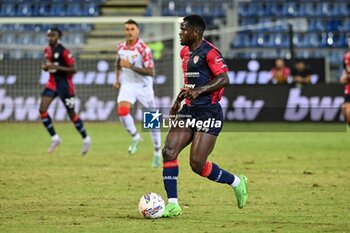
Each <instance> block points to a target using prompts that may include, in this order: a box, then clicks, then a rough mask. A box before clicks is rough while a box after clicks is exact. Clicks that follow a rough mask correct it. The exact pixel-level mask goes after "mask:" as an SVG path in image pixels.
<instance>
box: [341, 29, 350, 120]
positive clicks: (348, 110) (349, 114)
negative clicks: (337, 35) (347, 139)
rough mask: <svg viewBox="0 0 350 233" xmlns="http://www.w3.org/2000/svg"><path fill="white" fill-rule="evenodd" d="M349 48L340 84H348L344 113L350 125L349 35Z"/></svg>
mask: <svg viewBox="0 0 350 233" xmlns="http://www.w3.org/2000/svg"><path fill="white" fill-rule="evenodd" d="M348 47H349V50H348V51H347V52H346V53H344V56H343V66H344V70H343V73H342V75H341V77H340V82H341V83H345V84H346V85H345V92H344V95H345V96H344V104H343V106H342V112H343V115H344V119H345V121H346V123H347V124H348V125H350V34H349V35H348Z"/></svg>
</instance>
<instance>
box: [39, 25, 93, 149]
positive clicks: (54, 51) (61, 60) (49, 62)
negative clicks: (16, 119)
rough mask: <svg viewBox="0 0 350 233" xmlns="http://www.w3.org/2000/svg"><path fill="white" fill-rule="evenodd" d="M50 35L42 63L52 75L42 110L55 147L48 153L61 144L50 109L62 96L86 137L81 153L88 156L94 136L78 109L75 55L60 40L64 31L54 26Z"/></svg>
mask: <svg viewBox="0 0 350 233" xmlns="http://www.w3.org/2000/svg"><path fill="white" fill-rule="evenodd" d="M47 37H48V42H49V46H48V47H46V48H45V58H46V63H45V64H44V65H42V69H43V70H44V71H48V72H50V78H49V81H48V82H47V84H46V87H45V89H44V91H43V93H42V98H41V103H40V109H39V112H40V117H41V120H42V122H43V124H44V126H45V128H46V129H47V131H49V134H50V135H51V146H50V147H49V149H48V152H49V153H52V152H53V151H54V150H55V149H56V148H57V147H58V146H59V145H60V144H61V138H60V137H59V136H58V134H56V131H55V129H54V127H53V123H52V120H51V117H50V115H49V113H48V112H47V110H48V108H49V106H50V104H51V102H52V101H53V100H54V98H56V97H57V96H58V97H59V98H60V99H61V100H62V102H63V104H64V106H65V107H66V109H67V112H68V115H69V118H70V119H71V120H72V122H73V123H74V125H75V128H76V129H77V130H78V132H79V133H80V135H81V136H82V138H83V147H82V149H81V154H82V155H85V154H86V153H87V152H88V151H89V148H90V145H91V138H90V137H89V136H88V135H87V133H86V130H85V128H84V124H83V121H82V120H81V119H80V118H79V115H78V114H76V113H75V110H74V85H73V82H72V77H73V74H74V73H75V72H76V69H75V67H74V58H73V56H72V54H71V53H70V52H69V50H67V49H66V48H65V47H64V46H63V45H62V44H61V43H60V42H59V40H60V39H61V37H62V32H61V30H59V29H58V28H52V29H50V30H48V33H47Z"/></svg>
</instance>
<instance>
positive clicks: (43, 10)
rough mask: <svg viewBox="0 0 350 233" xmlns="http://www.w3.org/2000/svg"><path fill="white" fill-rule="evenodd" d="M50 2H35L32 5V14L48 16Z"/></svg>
mask: <svg viewBox="0 0 350 233" xmlns="http://www.w3.org/2000/svg"><path fill="white" fill-rule="evenodd" d="M49 14H50V4H49V3H47V2H39V3H36V4H35V5H34V7H33V16H49Z"/></svg>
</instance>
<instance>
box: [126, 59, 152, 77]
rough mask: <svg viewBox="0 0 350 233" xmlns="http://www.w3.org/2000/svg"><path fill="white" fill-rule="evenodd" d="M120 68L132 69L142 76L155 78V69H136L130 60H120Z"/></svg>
mask: <svg viewBox="0 0 350 233" xmlns="http://www.w3.org/2000/svg"><path fill="white" fill-rule="evenodd" d="M120 66H121V67H124V68H127V69H130V70H132V71H134V72H136V73H138V74H141V75H148V76H154V68H146V67H142V68H141V67H136V66H134V65H133V64H131V63H130V62H129V60H128V59H120Z"/></svg>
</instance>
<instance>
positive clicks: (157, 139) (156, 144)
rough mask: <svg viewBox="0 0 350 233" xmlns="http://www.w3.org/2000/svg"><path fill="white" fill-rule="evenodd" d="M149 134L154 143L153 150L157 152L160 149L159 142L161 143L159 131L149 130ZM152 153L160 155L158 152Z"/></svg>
mask: <svg viewBox="0 0 350 233" xmlns="http://www.w3.org/2000/svg"><path fill="white" fill-rule="evenodd" d="M150 134H151V137H152V141H153V145H154V152H158V150H160V143H161V142H160V141H161V136H160V131H159V130H151V132H150ZM154 154H157V155H160V153H154Z"/></svg>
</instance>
